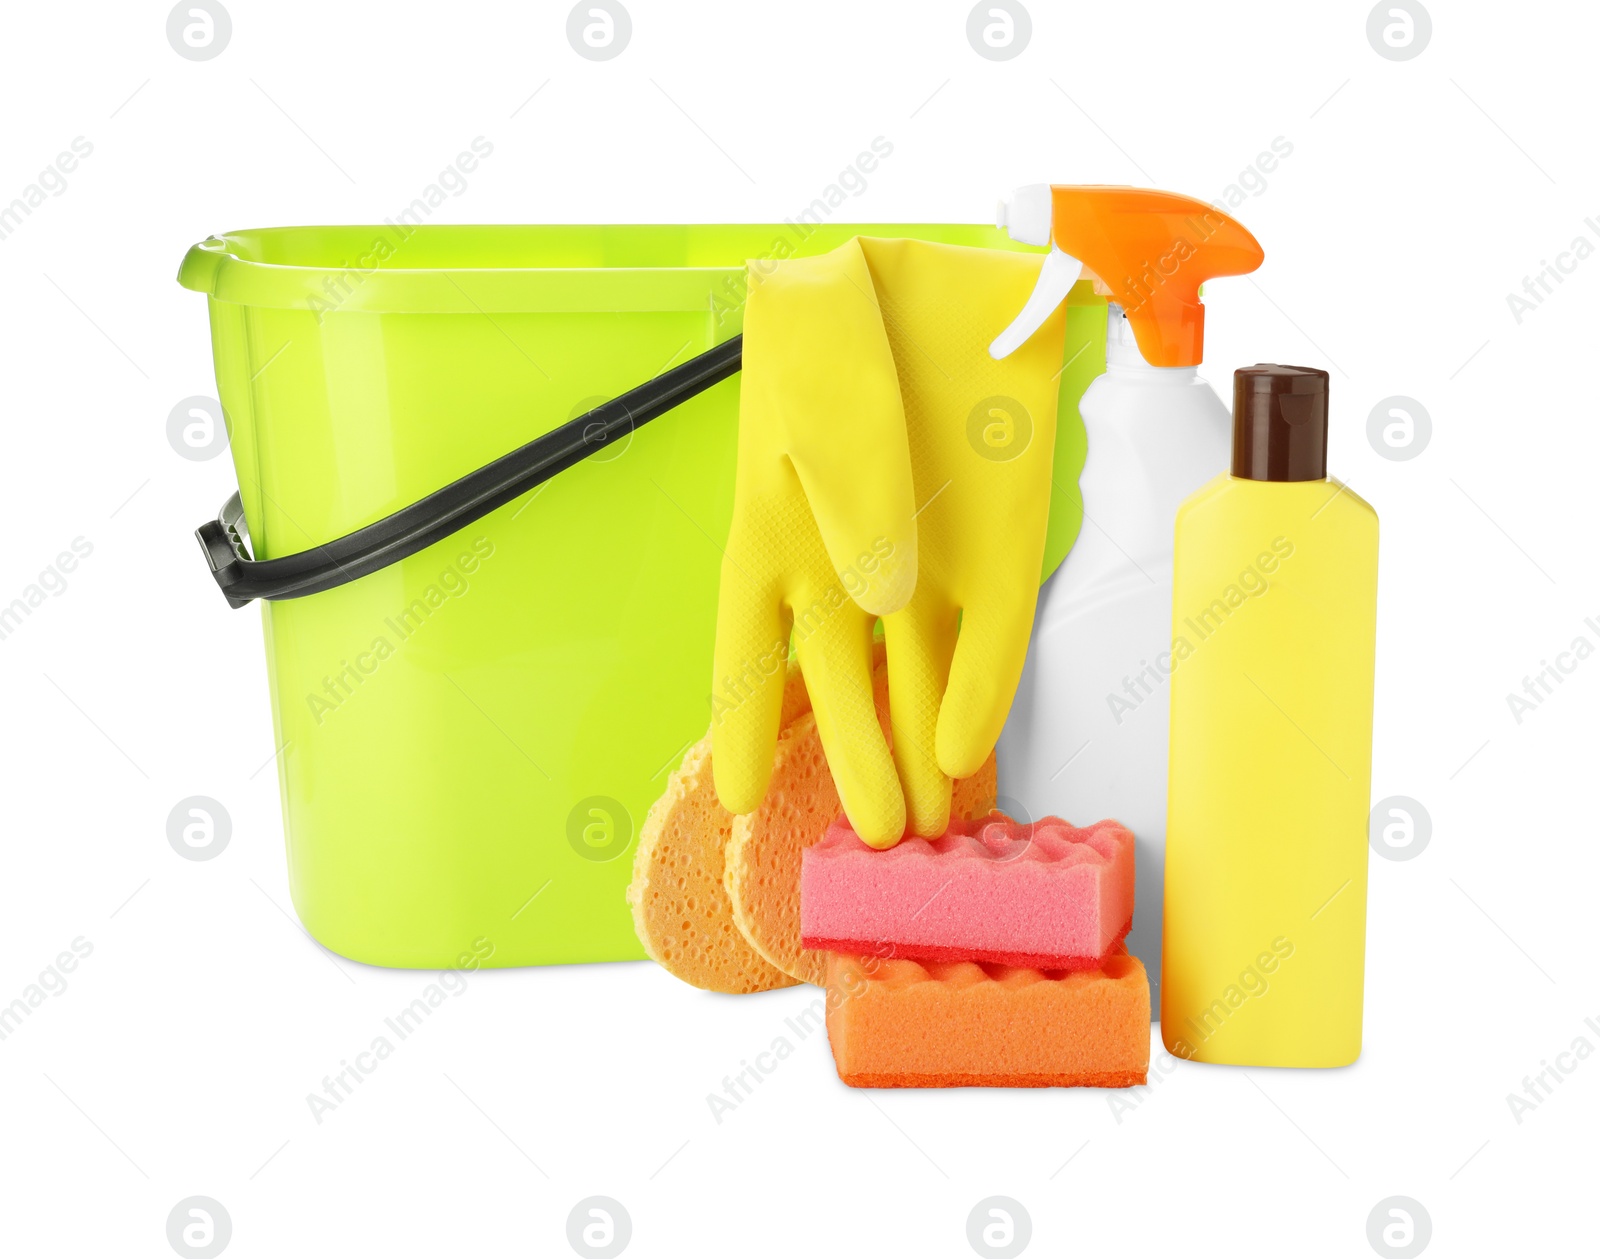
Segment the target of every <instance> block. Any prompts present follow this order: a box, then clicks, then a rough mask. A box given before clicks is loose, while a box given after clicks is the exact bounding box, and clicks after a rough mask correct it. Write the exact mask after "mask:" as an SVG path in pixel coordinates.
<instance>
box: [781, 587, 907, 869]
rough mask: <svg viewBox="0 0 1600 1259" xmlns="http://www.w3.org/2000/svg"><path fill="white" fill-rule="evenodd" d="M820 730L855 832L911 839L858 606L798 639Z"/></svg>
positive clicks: (869, 838)
mask: <svg viewBox="0 0 1600 1259" xmlns="http://www.w3.org/2000/svg"><path fill="white" fill-rule="evenodd" d="M799 653H800V671H801V672H802V673H804V674H805V679H806V689H807V690H808V691H809V692H810V695H811V711H812V712H813V713H814V714H815V715H816V719H817V733H818V734H819V735H820V736H821V737H822V750H823V752H824V753H825V754H826V755H827V758H828V768H829V769H830V770H831V771H832V774H833V782H834V786H835V787H837V788H838V791H839V801H840V803H841V804H842V805H843V806H844V811H845V815H846V816H847V817H848V818H849V819H850V825H851V826H852V827H854V828H855V832H856V834H857V835H859V836H860V837H861V839H862V840H863V841H864V842H865V843H868V844H870V845H872V847H874V848H889V847H892V846H893V845H895V844H896V843H898V842H899V841H900V837H901V836H902V835H904V834H905V827H906V806H905V798H904V797H903V796H902V795H901V794H900V780H899V778H898V777H897V776H896V774H895V769H894V761H893V759H892V758H891V757H890V755H889V745H888V743H887V742H886V741H885V740H884V737H883V729H882V727H881V726H879V724H878V714H877V709H876V708H875V707H874V706H873V702H872V618H870V617H868V616H866V615H865V614H864V613H862V612H861V611H860V610H859V609H857V608H856V607H855V605H853V604H849V603H847V604H845V605H844V606H842V607H840V608H838V609H836V610H834V611H833V613H832V614H831V615H830V616H828V617H827V618H826V619H825V620H823V621H822V622H821V623H820V624H819V625H817V626H816V627H815V628H814V629H812V630H811V632H810V633H808V634H806V635H805V636H803V637H800V638H799Z"/></svg>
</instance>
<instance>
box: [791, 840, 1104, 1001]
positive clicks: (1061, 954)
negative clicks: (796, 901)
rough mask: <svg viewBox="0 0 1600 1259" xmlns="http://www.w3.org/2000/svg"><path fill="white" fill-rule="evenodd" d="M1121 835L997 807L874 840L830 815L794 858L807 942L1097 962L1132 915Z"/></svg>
mask: <svg viewBox="0 0 1600 1259" xmlns="http://www.w3.org/2000/svg"><path fill="white" fill-rule="evenodd" d="M1133 848H1134V845H1133V834H1132V833H1131V832H1130V831H1128V830H1127V829H1126V828H1125V827H1123V826H1121V825H1119V824H1118V823H1116V822H1097V823H1095V824H1094V825H1093V826H1091V827H1089V828H1088V829H1087V830H1079V829H1078V828H1077V827H1074V826H1069V825H1068V824H1067V823H1065V822H1063V821H1062V820H1061V819H1060V818H1056V817H1047V818H1044V819H1042V820H1041V821H1038V822H1034V823H1032V824H1030V825H1026V826H1025V825H1021V824H1019V823H1017V822H1013V821H1012V820H1011V819H1010V818H1008V817H1006V816H1005V814H1003V813H993V814H990V815H989V816H988V817H987V818H982V819H979V820H977V821H972V822H962V821H955V822H952V823H951V824H950V829H949V830H948V831H946V832H945V833H944V834H943V835H941V836H940V837H939V838H938V839H934V840H927V839H905V840H901V841H900V843H899V844H897V845H896V846H895V847H893V848H890V849H888V850H886V851H879V850H877V849H874V848H869V847H867V845H866V844H864V843H862V842H861V840H860V839H858V838H857V837H856V834H855V832H854V831H853V830H851V829H850V824H849V822H847V821H846V820H845V819H844V818H842V817H841V818H839V820H838V821H836V822H834V824H833V825H832V826H830V827H829V828H828V833H827V834H826V835H825V836H823V838H822V840H821V842H819V843H817V844H815V845H813V846H812V847H810V848H808V849H806V851H805V855H804V857H803V859H802V862H801V867H800V935H801V942H802V943H803V944H804V945H805V947H806V948H808V949H826V950H828V951H830V952H834V953H852V954H856V955H867V956H875V957H905V958H916V959H918V960H922V961H976V962H996V963H999V964H1001V965H1004V966H1021V967H1028V968H1031V969H1034V970H1089V969H1093V968H1095V967H1098V966H1099V965H1100V963H1101V961H1102V959H1104V958H1105V957H1106V956H1107V955H1108V954H1109V953H1111V951H1112V950H1113V949H1114V948H1115V947H1116V946H1117V945H1118V944H1119V943H1120V941H1121V940H1122V937H1123V936H1125V935H1127V934H1128V928H1129V927H1130V926H1131V925H1132V922H1133V873H1134V864H1133Z"/></svg>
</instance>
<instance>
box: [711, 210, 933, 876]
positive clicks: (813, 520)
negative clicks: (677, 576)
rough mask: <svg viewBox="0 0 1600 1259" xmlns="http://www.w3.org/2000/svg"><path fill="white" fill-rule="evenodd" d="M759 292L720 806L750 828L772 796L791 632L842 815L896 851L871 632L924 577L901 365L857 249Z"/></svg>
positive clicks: (781, 275) (796, 270) (720, 626)
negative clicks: (749, 816)
mask: <svg viewBox="0 0 1600 1259" xmlns="http://www.w3.org/2000/svg"><path fill="white" fill-rule="evenodd" d="M749 282H750V294H749V298H748V300H747V303H746V306H745V319H744V365H743V374H742V380H741V384H740V400H739V452H738V471H737V482H736V486H735V490H734V508H733V524H732V528H731V530H730V532H729V536H728V545H727V550H726V551H725V553H724V558H723V564H722V586H721V590H720V593H719V596H718V607H717V643H716V662H715V678H716V681H715V685H714V694H713V701H712V769H713V773H714V775H715V778H716V785H717V795H718V797H719V798H720V799H721V801H722V803H723V806H724V807H725V808H727V809H728V810H729V811H731V812H733V813H749V812H752V811H753V810H754V809H755V808H756V807H757V806H758V805H759V804H760V803H761V799H762V797H763V796H764V795H765V793H766V789H767V781H768V778H769V777H770V775H771V773H772V757H773V751H774V749H775V747H776V745H777V739H778V721H779V715H780V712H779V710H780V705H781V701H782V698H783V680H784V669H785V664H786V662H787V660H788V656H789V641H790V632H791V626H792V629H793V636H794V639H795V644H796V650H797V652H798V654H799V658H800V668H801V670H802V672H803V673H804V674H805V680H806V687H807V690H808V691H809V692H810V695H811V702H812V708H813V710H814V711H815V713H816V717H817V728H818V733H819V734H820V735H821V737H822V744H823V748H824V751H825V752H826V754H827V757H828V763H829V765H830V766H831V768H832V770H833V776H834V782H835V784H836V786H837V787H838V789H839V798H840V801H841V802H842V803H843V805H844V808H845V812H846V813H847V814H848V815H849V817H850V819H851V822H852V824H853V825H854V826H855V828H856V830H857V832H858V833H859V834H860V835H861V836H862V837H863V838H864V839H867V840H868V842H870V843H876V844H881V845H887V844H892V843H894V842H895V841H897V840H898V839H899V838H900V837H901V835H902V834H903V833H904V830H905V818H906V812H905V802H904V797H903V795H902V792H901V788H900V782H899V779H898V777H897V775H896V772H895V766H894V762H893V761H892V760H891V758H890V753H889V748H888V745H887V744H886V743H885V742H884V738H883V733H882V730H881V728H880V727H879V725H878V720H877V716H876V713H875V710H874V708H873V703H872V662H871V649H872V628H873V622H874V620H875V619H876V617H878V616H881V615H884V614H887V613H891V612H894V611H896V610H897V609H899V608H901V607H903V606H904V605H905V603H906V602H907V600H909V599H910V597H911V592H912V588H913V586H914V584H915V582H916V575H917V533H916V523H915V519H914V513H915V505H914V503H913V495H912V480H911V461H910V452H909V447H908V443H907V437H906V426H905V417H904V412H903V410H902V408H901V405H900V390H899V383H898V377H897V374H896V371H895V366H894V358H893V356H892V354H891V353H890V350H889V342H888V339H887V337H886V336H885V332H884V324H883V318H882V315H881V314H880V312H879V309H878V302H877V297H876V295H875V292H874V290H873V285H872V278H871V275H870V274H869V272H868V270H867V265H866V261H865V259H864V257H863V256H862V253H861V249H860V247H859V245H858V244H857V243H856V242H855V241H851V242H849V243H848V244H846V245H843V246H841V247H840V248H838V249H836V250H833V251H832V252H830V253H828V254H824V255H821V256H819V257H814V258H801V259H790V260H786V261H784V262H782V263H780V264H778V265H777V266H776V267H773V268H771V269H770V270H767V271H766V272H765V278H760V279H758V278H757V275H756V274H752V275H751V276H750V280H749Z"/></svg>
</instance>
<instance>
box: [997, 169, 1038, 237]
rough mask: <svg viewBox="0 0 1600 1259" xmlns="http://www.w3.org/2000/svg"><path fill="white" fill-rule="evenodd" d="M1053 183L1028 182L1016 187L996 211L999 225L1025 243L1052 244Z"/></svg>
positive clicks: (1011, 235)
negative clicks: (1051, 196) (1051, 200)
mask: <svg viewBox="0 0 1600 1259" xmlns="http://www.w3.org/2000/svg"><path fill="white" fill-rule="evenodd" d="M1050 214H1051V202H1050V185H1049V184H1024V185H1023V186H1022V187H1021V188H1013V189H1012V190H1011V195H1010V196H1009V197H1006V198H1004V199H1003V200H1002V201H1001V202H1000V207H999V209H998V210H997V211H996V212H995V226H996V227H1000V228H1004V229H1005V231H1006V233H1007V234H1008V235H1009V236H1010V237H1011V239H1012V240H1014V241H1016V242H1018V243H1019V244H1022V245H1048V244H1049V243H1050Z"/></svg>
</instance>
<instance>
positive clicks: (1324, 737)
mask: <svg viewBox="0 0 1600 1259" xmlns="http://www.w3.org/2000/svg"><path fill="white" fill-rule="evenodd" d="M1327 404H1328V374H1327V373H1326V372H1324V371H1318V370H1316V369H1313V368H1304V367H1282V366H1278V365H1275V364H1258V365H1257V366H1255V367H1249V368H1241V369H1240V370H1239V371H1238V372H1236V373H1235V374H1234V442H1233V470H1232V472H1231V474H1224V475H1223V476H1220V477H1218V478H1217V479H1216V480H1214V481H1212V482H1211V483H1210V484H1209V485H1206V486H1204V487H1203V488H1202V489H1200V490H1199V491H1197V492H1196V493H1195V494H1194V495H1193V496H1192V497H1191V498H1190V499H1189V500H1188V501H1187V502H1185V503H1184V505H1183V507H1182V508H1181V509H1180V510H1179V512H1178V521H1177V539H1176V550H1175V557H1174V570H1173V659H1174V661H1175V662H1176V663H1175V666H1174V668H1173V672H1172V679H1171V686H1172V696H1171V704H1172V722H1171V744H1170V757H1169V769H1168V792H1167V854H1166V865H1167V868H1166V876H1167V877H1166V895H1165V903H1164V908H1163V918H1164V923H1163V950H1162V969H1163V973H1164V975H1165V979H1164V982H1163V984H1162V989H1161V1037H1162V1040H1163V1041H1165V1043H1166V1046H1167V1049H1168V1051H1169V1052H1171V1053H1173V1054H1174V1055H1176V1056H1178V1057H1183V1058H1189V1059H1193V1060H1195V1061H1198V1062H1220V1063H1234V1064H1239V1065H1246V1066H1272V1067H1337V1066H1344V1065H1345V1064H1347V1063H1350V1062H1354V1061H1355V1059H1356V1058H1357V1057H1359V1056H1360V1054H1361V999H1362V979H1363V968H1364V964H1365V954H1366V925H1367V813H1368V809H1369V799H1368V796H1369V792H1370V787H1371V778H1372V683H1373V648H1374V640H1375V636H1376V628H1377V597H1378V517H1377V514H1376V513H1375V512H1374V511H1373V510H1372V508H1371V507H1369V506H1368V505H1367V504H1366V503H1364V502H1363V501H1362V500H1361V499H1359V498H1357V497H1356V496H1355V495H1354V494H1352V493H1351V492H1350V491H1349V490H1348V489H1346V488H1345V487H1344V485H1343V484H1341V483H1340V482H1338V481H1336V480H1333V479H1332V478H1330V477H1328V475H1327V440H1328V427H1327Z"/></svg>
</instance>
